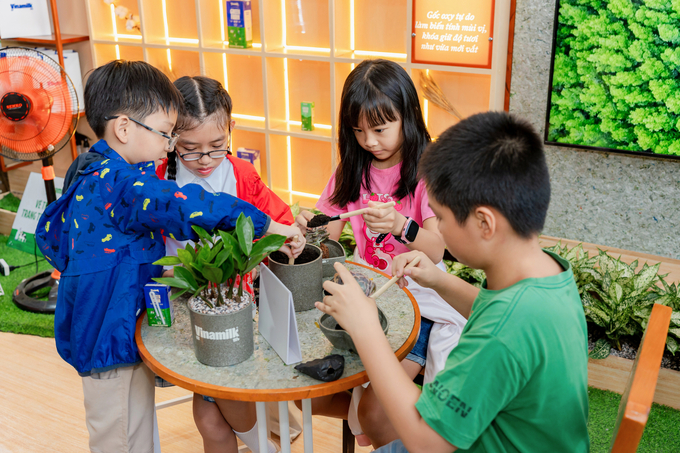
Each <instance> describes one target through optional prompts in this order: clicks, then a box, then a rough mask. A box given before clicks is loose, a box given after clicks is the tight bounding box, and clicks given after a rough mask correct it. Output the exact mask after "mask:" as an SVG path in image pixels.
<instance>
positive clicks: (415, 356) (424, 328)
mask: <svg viewBox="0 0 680 453" xmlns="http://www.w3.org/2000/svg"><path fill="white" fill-rule="evenodd" d="M432 324H434V322H433V321H430V320H429V319H427V318H423V317H421V318H420V333H419V334H418V341H416V344H415V346H413V349H411V352H409V353H408V355H407V356H406V358H407V359H408V360H410V361H412V362H416V363H417V364H418V365H420V366H425V359H427V345H428V343H429V342H430V330H432Z"/></svg>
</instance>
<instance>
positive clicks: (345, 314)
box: [315, 263, 382, 337]
mask: <svg viewBox="0 0 680 453" xmlns="http://www.w3.org/2000/svg"><path fill="white" fill-rule="evenodd" d="M334 267H335V271H336V272H337V273H338V274H339V275H340V278H341V279H342V282H343V283H344V284H343V285H339V284H337V283H333V282H332V281H327V282H324V284H323V289H325V290H326V291H328V292H329V293H331V295H330V296H326V297H324V298H323V302H317V303H316V304H315V306H316V308H318V309H319V310H321V311H322V312H324V313H327V314H329V315H331V316H332V317H333V318H335V320H336V321H337V322H338V324H340V326H342V328H343V329H345V330H346V331H347V333H349V335H350V336H351V337H354V335H355V332H360V331H365V330H366V329H373V328H376V329H378V330H380V331H382V328H381V326H380V320H379V319H378V308H377V307H376V305H375V301H374V300H373V299H370V298H368V297H366V294H364V291H363V290H362V289H361V287H360V286H359V284H358V283H357V282H356V280H355V279H354V277H352V274H351V273H350V272H349V271H348V270H347V268H346V267H345V266H343V265H342V264H340V263H335V265H334Z"/></svg>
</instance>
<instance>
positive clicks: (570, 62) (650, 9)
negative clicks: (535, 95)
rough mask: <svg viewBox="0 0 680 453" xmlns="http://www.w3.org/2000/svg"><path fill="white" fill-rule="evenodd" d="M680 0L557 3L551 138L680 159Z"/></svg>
mask: <svg viewBox="0 0 680 453" xmlns="http://www.w3.org/2000/svg"><path fill="white" fill-rule="evenodd" d="M679 71H680V0H558V1H557V5H556V12H555V34H554V40H553V58H552V68H551V74H550V93H549V96H548V115H547V119H546V123H547V124H546V129H545V131H546V132H545V141H546V143H549V144H553V145H568V146H573V147H577V148H586V149H599V150H607V151H621V152H628V153H630V152H633V153H636V154H637V153H644V154H646V155H655V156H662V155H663V156H664V157H672V156H674V157H680V73H679Z"/></svg>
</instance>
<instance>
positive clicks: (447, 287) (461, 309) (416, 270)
mask: <svg viewBox="0 0 680 453" xmlns="http://www.w3.org/2000/svg"><path fill="white" fill-rule="evenodd" d="M416 256H420V262H419V263H418V265H417V266H415V267H412V268H411V269H406V270H404V268H405V267H406V265H407V264H408V263H410V262H411V261H413V258H415V257H416ZM392 275H396V276H398V277H402V278H400V279H399V281H398V283H399V286H400V287H401V288H404V287H405V286H406V285H407V284H408V283H407V281H406V279H405V278H403V277H411V278H412V279H413V280H414V281H415V282H416V283H418V284H419V285H420V286H424V287H425V288H431V289H433V290H435V291H436V292H437V294H439V296H441V298H442V299H444V300H445V301H446V302H448V304H449V305H451V306H452V307H453V308H454V309H455V310H456V311H457V312H458V313H460V314H461V315H463V317H465V319H467V318H469V317H470V311H471V310H472V304H473V303H474V301H475V299H476V298H477V294H479V289H478V288H475V287H474V286H472V285H471V284H469V283H467V282H465V281H463V280H462V279H460V278H458V277H456V276H455V275H451V274H448V273H446V272H444V271H442V270H441V269H439V268H438V267H437V266H435V265H434V263H433V262H432V261H430V260H429V259H428V257H427V256H426V255H425V254H424V253H423V252H417V251H414V252H408V253H404V254H402V255H399V256H396V257H394V259H393V260H392Z"/></svg>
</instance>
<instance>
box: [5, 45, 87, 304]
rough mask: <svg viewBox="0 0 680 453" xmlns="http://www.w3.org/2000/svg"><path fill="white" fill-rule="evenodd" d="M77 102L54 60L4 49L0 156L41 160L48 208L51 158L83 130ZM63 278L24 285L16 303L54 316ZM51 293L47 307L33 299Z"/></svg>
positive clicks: (46, 275) (46, 276)
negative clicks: (75, 134)
mask: <svg viewBox="0 0 680 453" xmlns="http://www.w3.org/2000/svg"><path fill="white" fill-rule="evenodd" d="M78 110H79V108H78V97H77V95H76V91H75V89H74V87H73V82H71V79H70V78H69V77H68V74H66V71H64V69H63V68H62V67H61V66H59V64H58V63H57V62H56V61H54V60H53V59H51V58H50V57H49V56H47V55H45V54H43V53H42V52H38V51H37V50H33V49H27V48H23V47H5V48H3V49H0V154H1V155H2V156H3V157H6V158H9V159H14V160H18V161H36V160H42V164H43V167H42V176H43V179H44V180H45V190H46V192H47V204H50V203H52V202H53V201H55V200H56V199H57V197H56V192H55V189H54V168H53V167H52V156H54V155H55V154H56V153H57V152H58V151H59V150H61V149H62V148H63V147H64V146H66V144H68V143H69V141H70V140H71V137H72V136H73V134H74V133H75V130H76V126H77V125H78V117H79V115H78ZM58 278H59V273H58V272H57V271H56V270H55V271H54V272H50V271H46V272H42V273H39V274H37V275H34V276H33V277H31V278H28V279H26V280H24V281H23V282H21V284H20V285H19V286H18V287H17V288H16V290H15V291H14V293H13V295H12V300H13V301H14V303H15V304H16V305H17V306H18V307H19V308H21V309H24V310H28V311H35V312H41V313H54V309H55V307H56V300H57V288H58ZM47 288H50V290H49V296H48V300H47V301H41V300H38V299H35V298H33V297H31V295H32V294H34V293H36V292H38V291H41V290H42V291H46V290H47Z"/></svg>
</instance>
